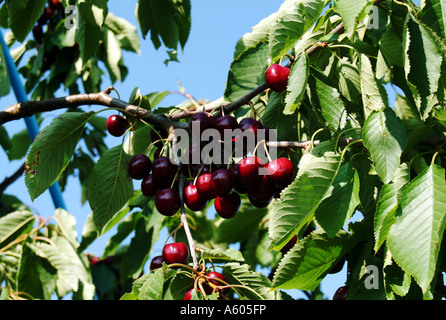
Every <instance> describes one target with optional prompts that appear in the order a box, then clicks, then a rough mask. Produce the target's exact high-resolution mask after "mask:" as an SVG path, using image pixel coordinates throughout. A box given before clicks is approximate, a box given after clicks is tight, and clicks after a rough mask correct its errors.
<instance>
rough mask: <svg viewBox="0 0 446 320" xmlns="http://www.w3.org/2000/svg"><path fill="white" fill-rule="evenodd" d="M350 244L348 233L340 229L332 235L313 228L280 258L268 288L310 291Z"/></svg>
mask: <svg viewBox="0 0 446 320" xmlns="http://www.w3.org/2000/svg"><path fill="white" fill-rule="evenodd" d="M352 244H353V241H351V236H350V234H349V233H348V232H346V231H344V230H342V231H339V232H338V233H337V234H336V236H335V237H333V238H330V237H328V236H327V234H326V233H324V232H323V230H316V231H313V232H312V233H311V234H310V235H309V236H307V237H305V238H304V239H302V240H301V241H299V242H298V243H297V244H296V245H295V246H294V247H292V248H291V249H290V251H288V252H287V254H286V255H285V256H284V257H283V258H282V260H281V262H280V264H279V266H278V268H277V270H276V272H275V274H274V279H273V285H272V289H299V290H310V291H313V290H314V289H315V288H316V287H317V286H318V285H319V283H320V282H321V281H322V279H324V277H325V276H326V275H327V273H328V272H329V271H330V270H331V268H332V267H333V266H334V265H335V264H336V263H337V262H338V261H339V259H341V258H342V257H344V255H345V254H346V253H347V252H348V250H349V249H350V248H351V246H352Z"/></svg>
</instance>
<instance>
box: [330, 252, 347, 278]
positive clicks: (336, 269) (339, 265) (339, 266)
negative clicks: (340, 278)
mask: <svg viewBox="0 0 446 320" xmlns="http://www.w3.org/2000/svg"><path fill="white" fill-rule="evenodd" d="M344 263H345V256H343V257H342V258H341V260H339V261H338V262H337V263H336V264H335V265H334V266H333V267H332V268H331V270H330V271H329V272H328V273H329V274H335V273H338V272H340V271H341V270H342V268H343V267H344Z"/></svg>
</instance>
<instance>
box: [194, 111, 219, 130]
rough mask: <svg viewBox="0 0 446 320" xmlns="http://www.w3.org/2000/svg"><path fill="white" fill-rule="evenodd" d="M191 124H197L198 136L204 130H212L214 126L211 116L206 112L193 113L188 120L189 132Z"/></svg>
mask: <svg viewBox="0 0 446 320" xmlns="http://www.w3.org/2000/svg"><path fill="white" fill-rule="evenodd" d="M193 123H198V124H199V129H200V135H201V134H202V133H203V131H204V130H206V129H210V128H213V126H214V120H213V118H212V116H210V115H208V114H207V113H206V112H198V113H195V114H194V115H193V116H192V117H191V118H190V119H189V130H190V131H191V132H192V126H193Z"/></svg>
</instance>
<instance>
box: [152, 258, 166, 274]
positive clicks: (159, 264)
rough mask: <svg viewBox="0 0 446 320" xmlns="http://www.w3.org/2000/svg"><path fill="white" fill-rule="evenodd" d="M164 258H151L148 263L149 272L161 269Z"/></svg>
mask: <svg viewBox="0 0 446 320" xmlns="http://www.w3.org/2000/svg"><path fill="white" fill-rule="evenodd" d="M163 262H164V258H163V256H162V255H159V256H155V257H153V259H152V261H150V271H152V270H155V269H158V268H161V267H162V266H163Z"/></svg>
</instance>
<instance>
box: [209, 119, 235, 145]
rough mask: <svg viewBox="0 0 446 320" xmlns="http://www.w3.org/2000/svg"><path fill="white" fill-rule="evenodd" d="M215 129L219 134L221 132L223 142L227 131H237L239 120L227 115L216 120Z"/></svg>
mask: <svg viewBox="0 0 446 320" xmlns="http://www.w3.org/2000/svg"><path fill="white" fill-rule="evenodd" d="M214 127H215V129H217V130H218V132H220V135H221V140H223V139H224V137H225V136H224V132H225V130H226V129H228V130H231V131H232V130H235V129H237V128H238V122H237V119H236V118H234V117H233V116H231V115H225V116H222V117H219V118H217V119H215V120H214Z"/></svg>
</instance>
